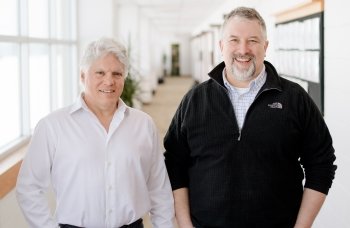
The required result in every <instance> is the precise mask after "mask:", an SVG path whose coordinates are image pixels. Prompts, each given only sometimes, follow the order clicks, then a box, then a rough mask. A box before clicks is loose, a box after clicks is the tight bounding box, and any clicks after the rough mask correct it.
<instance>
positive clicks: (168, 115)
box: [142, 76, 194, 228]
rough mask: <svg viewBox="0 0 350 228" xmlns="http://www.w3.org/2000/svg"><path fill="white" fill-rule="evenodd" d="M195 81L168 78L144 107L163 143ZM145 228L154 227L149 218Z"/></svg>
mask: <svg viewBox="0 0 350 228" xmlns="http://www.w3.org/2000/svg"><path fill="white" fill-rule="evenodd" d="M193 83H194V81H193V79H192V78H190V77H184V76H182V77H166V78H165V82H164V83H163V84H160V85H159V86H158V88H157V91H156V94H155V96H154V97H153V99H152V102H151V103H150V104H148V105H145V104H144V105H143V107H142V110H143V111H145V112H146V113H148V114H149V115H150V116H151V117H152V118H153V120H154V122H155V123H156V125H157V127H158V130H159V134H160V138H161V142H163V138H164V136H165V134H166V131H167V130H168V127H169V124H170V121H171V119H172V117H173V115H174V113H175V111H176V109H177V106H178V105H179V103H180V101H181V99H182V97H183V95H184V94H185V93H186V92H187V91H188V90H189V89H190V88H191V87H192V86H193ZM144 225H145V228H151V227H152V225H151V223H150V221H149V218H148V216H145V218H144Z"/></svg>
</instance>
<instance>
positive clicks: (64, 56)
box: [53, 45, 78, 108]
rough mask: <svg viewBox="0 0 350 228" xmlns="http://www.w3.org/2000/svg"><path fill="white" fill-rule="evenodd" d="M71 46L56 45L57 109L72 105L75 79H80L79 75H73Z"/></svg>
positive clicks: (55, 89)
mask: <svg viewBox="0 0 350 228" xmlns="http://www.w3.org/2000/svg"><path fill="white" fill-rule="evenodd" d="M70 48H71V47H70V45H55V46H54V57H53V58H54V59H55V60H54V61H55V66H56V69H55V72H54V73H56V81H55V82H54V83H53V86H55V88H54V89H53V90H54V91H57V92H56V94H55V98H56V99H55V103H56V104H57V107H54V108H60V107H63V106H66V105H68V104H70V103H72V88H73V83H72V79H73V77H78V75H72V74H71V67H72V54H71V49H70Z"/></svg>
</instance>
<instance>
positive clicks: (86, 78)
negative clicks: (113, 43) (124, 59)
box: [81, 54, 125, 112]
mask: <svg viewBox="0 0 350 228" xmlns="http://www.w3.org/2000/svg"><path fill="white" fill-rule="evenodd" d="M124 70H125V69H124V65H123V64H122V63H121V62H120V61H119V60H118V59H117V58H116V57H115V55H113V54H107V55H103V56H102V57H100V58H98V59H97V60H96V61H94V62H93V63H92V64H91V65H90V67H89V68H88V69H87V70H85V71H82V72H81V81H82V84H83V85H84V88H85V90H84V100H85V102H86V104H87V106H88V107H89V108H90V109H91V110H92V111H93V112H96V111H114V110H116V109H117V105H118V100H119V97H120V95H121V94H122V92H123V88H124V79H125V78H124Z"/></svg>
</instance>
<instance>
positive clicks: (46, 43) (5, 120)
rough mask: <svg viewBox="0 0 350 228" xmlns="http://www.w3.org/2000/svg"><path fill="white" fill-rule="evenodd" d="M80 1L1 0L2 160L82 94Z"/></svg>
mask: <svg viewBox="0 0 350 228" xmlns="http://www.w3.org/2000/svg"><path fill="white" fill-rule="evenodd" d="M76 4H77V1H76V0H51V1H47V0H21V1H13V0H0V69H1V74H2V76H1V77H0V102H1V116H0V126H1V128H0V159H1V158H2V157H3V156H5V155H6V154H7V153H8V152H10V151H11V148H12V146H14V147H15V146H16V144H17V143H20V142H21V140H24V139H27V138H28V137H29V136H30V134H31V133H32V131H33V129H34V127H35V126H36V124H37V122H38V121H39V120H40V119H41V118H42V117H44V116H45V115H47V114H48V113H49V112H51V111H53V110H55V109H57V108H60V107H63V106H65V105H67V104H69V103H71V102H72V101H73V100H74V99H75V98H76V96H77V94H76V93H77V91H78V85H79V83H78V80H79V78H78V76H77V61H76V58H77V54H76V52H77V39H76V28H77V26H76V24H77V15H76Z"/></svg>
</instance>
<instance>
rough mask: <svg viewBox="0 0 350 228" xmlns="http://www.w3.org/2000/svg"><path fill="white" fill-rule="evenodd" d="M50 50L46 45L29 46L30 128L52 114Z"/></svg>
mask: <svg viewBox="0 0 350 228" xmlns="http://www.w3.org/2000/svg"><path fill="white" fill-rule="evenodd" d="M49 76H50V72H49V48H48V45H44V44H31V45H30V46H29V96H30V98H29V106H30V128H31V129H33V128H34V127H35V125H36V124H37V123H38V121H39V120H40V119H41V118H42V117H44V116H45V115H47V114H48V113H49V112H50V82H49Z"/></svg>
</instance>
